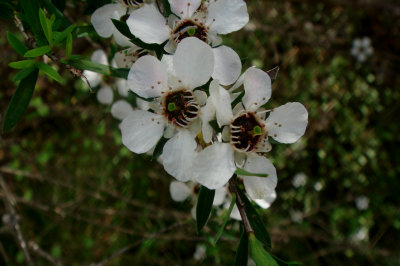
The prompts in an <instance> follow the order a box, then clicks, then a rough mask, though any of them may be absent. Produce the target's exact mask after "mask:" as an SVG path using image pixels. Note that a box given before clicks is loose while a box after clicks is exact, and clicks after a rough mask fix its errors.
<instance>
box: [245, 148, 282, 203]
mask: <svg viewBox="0 0 400 266" xmlns="http://www.w3.org/2000/svg"><path fill="white" fill-rule="evenodd" d="M244 169H245V170H246V171H248V172H250V173H257V174H268V177H256V176H244V177H243V183H244V187H245V189H246V192H247V194H249V196H250V198H252V199H253V200H256V199H264V198H266V197H267V196H268V195H270V194H271V192H272V191H273V190H274V189H275V188H276V185H277V183H278V179H277V176H276V169H275V167H274V165H273V164H272V163H271V162H270V160H268V159H267V158H265V157H263V156H258V155H254V156H250V157H248V158H247V161H246V163H245V165H244Z"/></svg>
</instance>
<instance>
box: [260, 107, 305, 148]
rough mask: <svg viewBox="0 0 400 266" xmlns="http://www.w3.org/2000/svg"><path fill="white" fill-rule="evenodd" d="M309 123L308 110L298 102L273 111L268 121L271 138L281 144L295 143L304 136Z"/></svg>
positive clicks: (267, 125)
mask: <svg viewBox="0 0 400 266" xmlns="http://www.w3.org/2000/svg"><path fill="white" fill-rule="evenodd" d="M307 123H308V112H307V110H306V108H305V107H304V106H303V105H302V104H301V103H297V102H292V103H287V104H285V105H282V106H279V107H278V108H275V109H273V110H271V112H270V115H269V117H268V118H267V120H266V127H267V130H268V134H269V136H271V137H272V138H274V139H275V140H276V141H279V142H281V143H294V142H296V141H297V140H298V139H299V138H300V137H301V136H303V135H304V132H305V131H306V127H307Z"/></svg>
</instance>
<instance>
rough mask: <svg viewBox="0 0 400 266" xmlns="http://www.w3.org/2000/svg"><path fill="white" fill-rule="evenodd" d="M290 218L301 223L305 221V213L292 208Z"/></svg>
mask: <svg viewBox="0 0 400 266" xmlns="http://www.w3.org/2000/svg"><path fill="white" fill-rule="evenodd" d="M289 214H290V219H291V220H292V222H294V223H298V224H299V223H301V222H302V221H303V213H302V212H301V211H299V210H290V212H289Z"/></svg>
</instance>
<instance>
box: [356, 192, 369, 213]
mask: <svg viewBox="0 0 400 266" xmlns="http://www.w3.org/2000/svg"><path fill="white" fill-rule="evenodd" d="M355 203H356V207H357V209H359V210H360V211H365V210H366V209H368V207H369V199H368V198H367V197H366V196H359V197H357V198H356V200H355Z"/></svg>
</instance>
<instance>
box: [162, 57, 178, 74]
mask: <svg viewBox="0 0 400 266" xmlns="http://www.w3.org/2000/svg"><path fill="white" fill-rule="evenodd" d="M172 60H173V59H172V55H167V54H166V55H163V57H162V58H161V63H163V64H164V66H165V69H166V70H167V72H168V75H169V76H176V74H175V69H174V64H173V61H172Z"/></svg>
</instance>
